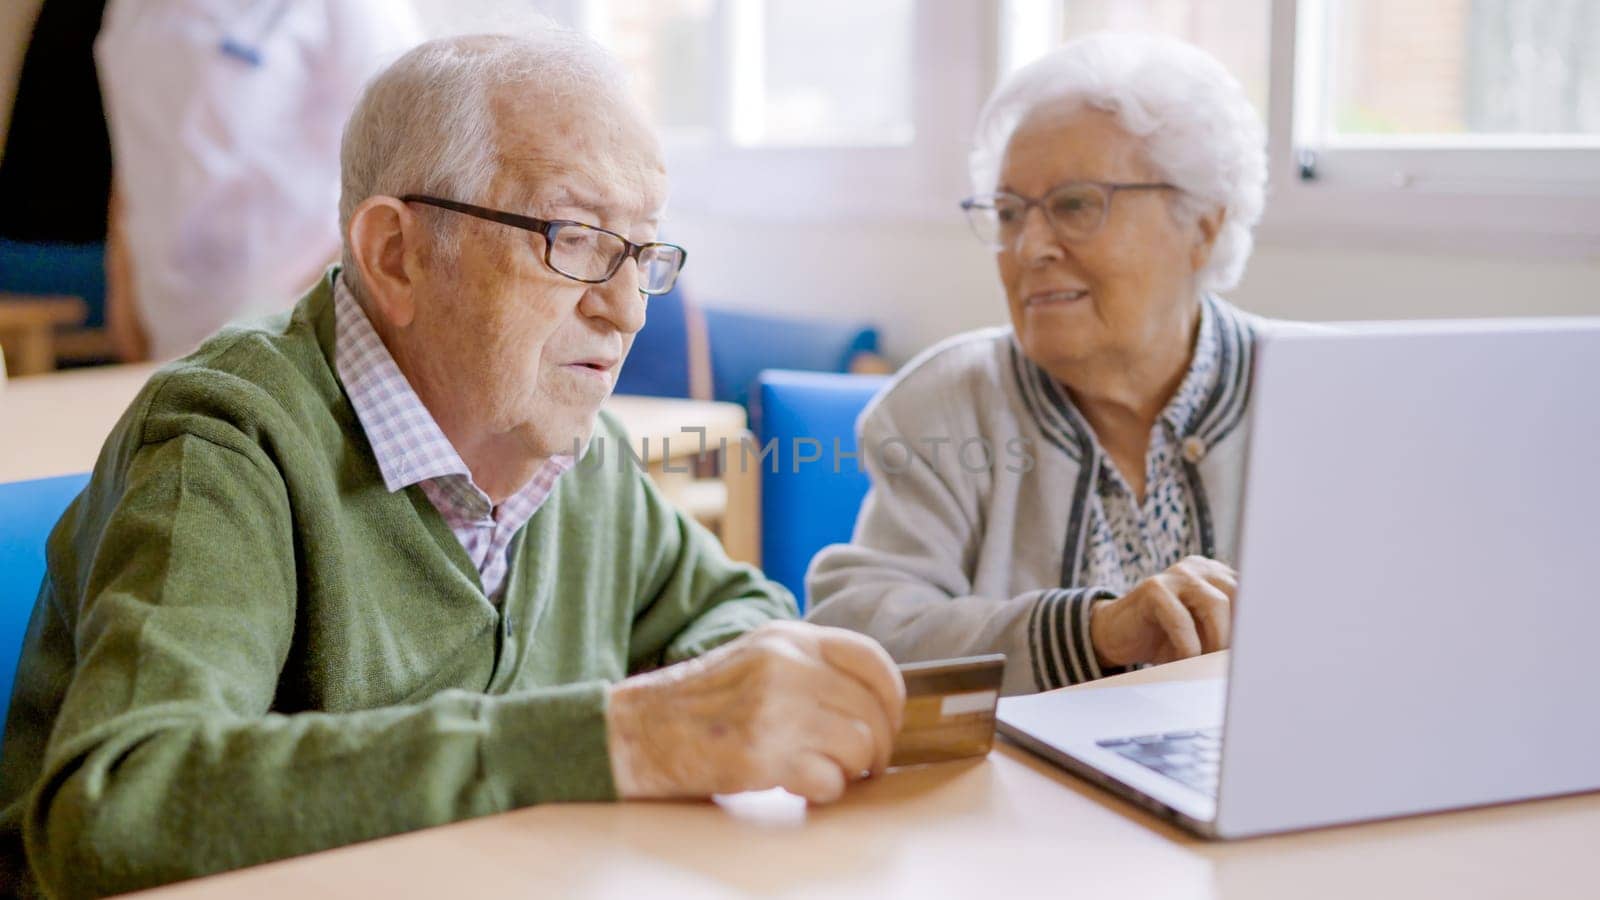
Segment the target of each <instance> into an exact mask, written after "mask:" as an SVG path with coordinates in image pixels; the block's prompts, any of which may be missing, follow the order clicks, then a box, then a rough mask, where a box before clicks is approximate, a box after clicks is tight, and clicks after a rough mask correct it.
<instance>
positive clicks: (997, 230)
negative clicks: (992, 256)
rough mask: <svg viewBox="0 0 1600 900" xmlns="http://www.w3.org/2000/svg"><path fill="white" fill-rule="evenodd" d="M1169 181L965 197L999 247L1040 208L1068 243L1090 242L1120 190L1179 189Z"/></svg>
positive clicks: (972, 215) (975, 224) (984, 236)
mask: <svg viewBox="0 0 1600 900" xmlns="http://www.w3.org/2000/svg"><path fill="white" fill-rule="evenodd" d="M1177 189H1178V188H1177V186H1176V185H1171V184H1167V183H1165V182H1159V183H1158V182H1106V181H1068V182H1066V183H1065V184H1059V185H1057V186H1055V187H1053V188H1051V189H1050V192H1049V193H1048V194H1045V195H1044V196H1043V197H1041V198H1039V199H1037V200H1035V199H1033V198H1031V197H1023V196H1020V195H1018V194H1013V193H1011V192H1009V191H1000V192H999V193H995V194H979V195H978V196H976V197H968V198H967V199H965V200H963V201H961V209H962V210H963V211H964V212H965V213H966V214H967V223H968V224H969V225H971V226H972V233H973V234H976V235H977V236H978V240H980V241H983V242H984V243H985V244H987V245H988V246H989V247H991V248H993V249H995V250H1001V249H1004V248H1006V247H1011V246H1014V245H1015V244H1016V241H1017V237H1018V235H1020V234H1022V227H1023V223H1024V221H1025V220H1026V219H1027V218H1028V210H1030V209H1032V208H1034V207H1035V206H1038V207H1040V208H1042V209H1043V210H1044V217H1045V221H1047V222H1049V223H1050V227H1051V228H1054V229H1055V232H1056V235H1057V236H1058V237H1060V238H1061V239H1062V240H1063V241H1069V242H1071V241H1086V240H1088V239H1089V238H1091V237H1094V236H1095V233H1096V232H1098V231H1099V230H1100V229H1101V228H1103V227H1104V226H1105V224H1106V216H1107V215H1109V214H1110V212H1111V198H1112V197H1115V196H1116V194H1117V192H1118V191H1175V190H1177Z"/></svg>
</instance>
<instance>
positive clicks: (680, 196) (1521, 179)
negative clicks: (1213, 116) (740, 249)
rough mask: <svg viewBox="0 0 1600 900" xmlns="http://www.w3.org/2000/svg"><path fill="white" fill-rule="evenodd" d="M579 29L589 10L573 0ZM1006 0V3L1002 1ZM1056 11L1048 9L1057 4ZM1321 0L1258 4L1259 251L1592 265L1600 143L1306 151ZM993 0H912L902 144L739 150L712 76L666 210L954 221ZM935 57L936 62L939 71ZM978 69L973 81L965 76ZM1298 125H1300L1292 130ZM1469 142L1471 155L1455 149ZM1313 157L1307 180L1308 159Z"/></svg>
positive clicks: (725, 35) (997, 60) (1385, 140)
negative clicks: (709, 103)
mask: <svg viewBox="0 0 1600 900" xmlns="http://www.w3.org/2000/svg"><path fill="white" fill-rule="evenodd" d="M571 2H572V4H573V7H572V8H573V10H574V13H575V15H574V17H573V18H574V19H576V20H577V21H576V22H574V24H580V23H581V22H582V20H583V19H584V16H585V13H584V11H583V10H584V7H585V5H586V4H588V3H599V4H604V3H605V2H607V0H571ZM1011 2H1015V0H1011ZM1052 2H1055V3H1059V0H1052ZM1328 2H1329V0H1269V5H1270V9H1269V13H1270V16H1271V24H1270V31H1269V34H1270V39H1269V40H1270V46H1269V48H1268V51H1269V52H1268V59H1269V63H1268V65H1269V74H1268V99H1267V104H1268V109H1267V110H1266V116H1265V119H1266V122H1265V124H1266V127H1267V134H1268V145H1267V162H1268V200H1267V204H1266V209H1265V212H1264V214H1263V218H1262V221H1261V223H1260V225H1259V226H1258V228H1257V237H1258V239H1259V240H1261V241H1263V242H1267V243H1273V244H1293V245H1297V246H1334V245H1336V246H1340V247H1346V248H1374V249H1401V250H1419V251H1449V252H1471V253H1489V254H1501V255H1517V256H1534V257H1560V258H1571V257H1590V256H1594V255H1596V254H1600V146H1596V145H1589V146H1584V144H1586V143H1587V140H1586V139H1585V140H1579V141H1564V140H1562V139H1559V138H1557V139H1548V138H1546V139H1543V143H1544V144H1545V146H1537V147H1530V146H1527V145H1526V142H1525V141H1521V140H1508V139H1507V138H1504V137H1500V136H1484V137H1479V138H1470V137H1469V138H1466V139H1465V140H1464V141H1463V140H1457V139H1451V140H1448V141H1442V140H1439V139H1435V138H1427V137H1421V138H1417V137H1389V136H1384V137H1373V138H1359V137H1350V136H1343V137H1341V138H1340V139H1339V140H1337V141H1335V142H1330V143H1328V144H1326V145H1321V146H1311V145H1310V144H1308V142H1307V135H1306V134H1305V131H1306V129H1304V128H1303V127H1300V128H1299V130H1297V121H1298V122H1304V121H1305V120H1306V116H1307V115H1308V114H1309V113H1311V112H1312V111H1313V110H1312V105H1313V104H1315V103H1316V102H1317V99H1316V98H1315V97H1314V96H1313V94H1312V91H1311V85H1312V81H1311V79H1309V78H1307V77H1305V73H1306V72H1308V71H1310V67H1311V66H1314V65H1316V64H1317V62H1318V58H1317V55H1316V54H1317V53H1318V52H1319V51H1318V47H1319V46H1320V43H1319V42H1320V40H1321V36H1320V35H1318V34H1317V33H1316V30H1315V24H1316V23H1317V22H1319V21H1325V19H1322V18H1321V17H1323V16H1325V15H1326V10H1327V6H1326V4H1327V3H1328ZM730 7H731V4H730V0H716V4H715V12H714V13H713V16H714V21H715V22H716V23H717V26H716V27H717V36H716V38H715V40H714V41H713V52H714V53H715V54H716V55H717V58H718V65H720V66H722V67H724V69H723V71H724V72H727V71H728V70H729V69H730V68H731V66H732V52H731V51H732V46H731V43H732V34H731V27H732V26H731V19H732V17H731V15H730V14H729V10H730ZM1003 7H1004V3H1003V2H1002V0H984V2H979V3H973V2H969V0H918V2H916V3H915V4H914V13H913V15H914V31H915V33H914V38H913V46H912V77H913V90H912V97H913V99H912V103H913V116H912V121H913V136H912V139H911V141H910V143H908V144H904V145H900V146H860V147H851V146H793V147H786V146H773V145H766V146H755V147H749V146H738V145H736V144H735V143H734V142H733V140H732V134H731V125H732V123H731V121H729V117H730V116H731V110H732V102H731V101H732V97H731V96H730V93H731V91H732V90H733V89H734V87H733V85H732V84H731V80H730V78H728V77H724V78H720V79H718V86H717V89H718V91H719V96H718V97H716V98H715V108H716V110H717V116H718V119H717V121H716V122H715V123H714V127H713V129H712V131H713V133H712V135H711V137H710V139H709V140H682V139H679V138H678V137H677V136H674V135H670V134H669V135H666V136H664V145H665V151H666V155H667V162H668V166H669V168H670V170H671V172H672V180H673V185H674V189H675V190H674V200H673V209H674V211H675V212H682V213H685V214H688V215H690V216H693V217H704V218H709V217H717V218H728V219H733V220H743V221H767V222H782V223H802V224H827V223H829V222H839V221H855V222H869V223H914V224H934V223H937V224H949V225H952V226H956V227H960V223H961V217H960V215H959V210H958V209H957V204H958V203H959V201H960V199H961V198H962V197H964V196H966V195H967V193H969V188H970V185H969V183H968V177H967V151H968V149H969V147H970V141H971V134H972V128H973V126H974V124H975V123H976V121H977V118H978V113H979V111H980V110H981V109H982V106H983V103H984V101H985V99H986V98H987V97H988V95H989V93H990V92H991V91H992V90H993V88H994V87H995V85H996V84H997V83H998V81H999V79H1000V77H1001V75H1002V73H1001V68H1002V65H1003V64H1004V62H1005V56H1006V53H1007V52H1008V51H1007V50H1006V48H1004V47H1002V42H1003V40H1004V38H1005V34H1004V15H1005V11H1004V8H1003ZM936 61H937V62H936ZM974 73H976V76H974ZM1297 114H1298V115H1299V118H1298V119H1297ZM1463 143H1466V146H1463V145H1462V144H1463ZM1306 150H1311V151H1313V153H1314V172H1315V177H1314V178H1312V179H1309V180H1308V179H1305V178H1302V174H1301V167H1302V162H1303V161H1304V160H1305V153H1304V151H1306Z"/></svg>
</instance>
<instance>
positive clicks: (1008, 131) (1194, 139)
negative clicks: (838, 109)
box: [969, 33, 1267, 291]
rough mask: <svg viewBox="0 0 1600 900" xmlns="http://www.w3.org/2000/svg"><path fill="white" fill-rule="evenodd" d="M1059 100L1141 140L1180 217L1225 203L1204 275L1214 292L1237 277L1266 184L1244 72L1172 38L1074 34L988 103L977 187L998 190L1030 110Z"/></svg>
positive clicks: (974, 166) (1261, 136)
mask: <svg viewBox="0 0 1600 900" xmlns="http://www.w3.org/2000/svg"><path fill="white" fill-rule="evenodd" d="M1062 102H1065V103H1074V102H1075V103H1081V104H1083V105H1084V106H1087V107H1090V108H1092V109H1098V110H1103V111H1105V112H1108V113H1111V114H1113V115H1115V116H1116V118H1117V123H1118V124H1119V125H1120V126H1121V127H1122V129H1123V130H1124V131H1127V132H1128V133H1129V134H1131V135H1134V136H1135V137H1137V138H1139V139H1140V140H1142V141H1143V143H1144V150H1145V157H1146V160H1147V161H1148V162H1149V163H1150V165H1151V166H1152V167H1153V168H1154V169H1155V171H1156V173H1157V175H1158V177H1160V178H1161V179H1162V180H1164V181H1167V182H1170V183H1172V184H1173V185H1176V186H1177V187H1178V189H1179V192H1178V193H1177V194H1176V198H1177V199H1176V204H1177V206H1176V209H1177V211H1178V212H1179V214H1180V215H1185V216H1188V217H1190V219H1191V220H1193V218H1195V217H1198V216H1200V215H1203V214H1204V213H1207V212H1210V211H1213V210H1216V209H1218V208H1222V209H1225V210H1226V211H1227V214H1226V218H1225V219H1224V221H1223V225H1222V230H1221V232H1220V233H1219V234H1218V235H1217V240H1216V244H1215V245H1214V246H1213V247H1212V251H1211V257H1210V259H1209V260H1208V261H1207V263H1206V266H1205V268H1204V269H1203V270H1202V271H1201V272H1200V273H1199V282H1200V287H1201V288H1202V289H1203V290H1214V291H1224V290H1227V289H1229V288H1231V287H1233V286H1235V285H1237V284H1238V283H1239V279H1240V277H1241V276H1242V275H1243V274H1244V267H1245V263H1246V262H1247V261H1248V260H1249V258H1250V249H1251V246H1252V244H1253V240H1252V238H1251V230H1252V229H1253V228H1254V227H1255V224H1256V222H1257V221H1259V220H1260V218H1261V208H1262V204H1263V202H1264V198H1265V193H1266V183H1267V160H1266V132H1265V129H1264V128H1263V127H1262V125H1261V118H1260V116H1258V115H1257V114H1256V110H1255V107H1254V106H1252V105H1251V104H1250V101H1249V100H1248V99H1247V98H1246V97H1245V94H1244V89H1243V88H1242V87H1240V85H1239V81H1238V79H1236V78H1234V77H1233V76H1232V75H1230V74H1229V73H1228V70H1227V69H1225V68H1223V66H1222V64H1221V63H1220V62H1218V61H1217V60H1216V59H1215V58H1213V57H1212V56H1211V55H1210V54H1208V53H1206V52H1205V51H1203V50H1200V49H1199V48H1197V47H1194V46H1192V45H1190V44H1185V43H1183V42H1182V41H1178V40H1174V39H1172V38H1166V37H1155V36H1150V35H1140V34H1112V33H1103V34H1095V35H1090V36H1088V37H1083V38H1078V39H1076V40H1073V41H1070V42H1068V43H1066V44H1064V45H1062V46H1061V47H1059V48H1058V49H1056V50H1055V51H1053V52H1051V53H1050V54H1049V55H1047V56H1045V57H1044V58H1043V59H1040V60H1038V61H1036V62H1033V63H1031V64H1029V65H1028V66H1025V67H1024V68H1022V69H1020V70H1018V71H1017V72H1016V73H1015V74H1013V75H1012V76H1011V77H1010V78H1008V79H1006V81H1005V83H1003V84H1001V85H1000V87H999V88H997V89H996V90H995V92H994V94H993V95H992V96H990V98H989V102H988V103H986V104H984V107H983V112H982V114H980V115H979V117H978V128H977V132H976V134H975V135H974V136H973V150H972V156H971V159H970V163H969V167H970V170H971V173H972V186H973V189H974V190H975V191H976V192H977V193H980V194H983V193H989V192H991V191H993V190H995V187H996V185H997V184H998V183H999V178H1000V167H1001V163H1002V161H1003V160H1004V158H1005V152H1006V145H1007V144H1008V143H1009V142H1010V140H1011V135H1012V133H1013V132H1015V131H1016V129H1017V126H1018V125H1019V124H1020V123H1021V122H1022V121H1023V120H1024V119H1025V118H1027V116H1028V114H1029V113H1031V112H1032V111H1033V110H1034V109H1036V108H1038V107H1040V106H1043V105H1045V104H1054V103H1062Z"/></svg>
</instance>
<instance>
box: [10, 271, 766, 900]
mask: <svg viewBox="0 0 1600 900" xmlns="http://www.w3.org/2000/svg"><path fill="white" fill-rule="evenodd" d="M330 285H331V280H330V279H324V280H323V282H322V283H321V284H319V285H318V286H317V287H316V288H315V289H314V290H313V291H312V292H311V293H310V294H309V295H307V296H306V297H305V298H303V299H302V300H301V301H300V303H299V305H298V306H297V307H296V308H295V310H294V312H293V314H292V315H290V316H283V317H279V318H277V319H274V320H271V321H269V322H267V323H266V324H264V325H262V326H257V327H246V328H241V329H230V330H227V331H224V332H223V333H222V334H220V335H218V336H217V337H215V338H213V339H211V340H210V341H208V342H207V343H206V344H205V345H204V346H202V347H201V348H200V349H199V350H198V351H196V352H195V353H194V354H193V355H192V356H190V357H188V358H186V359H184V360H181V361H179V362H176V363H174V364H172V365H170V366H167V367H166V368H164V369H162V370H161V371H160V372H159V373H157V374H156V375H155V377H153V378H152V379H151V380H150V383H149V384H148V385H146V386H145V388H144V389H143V390H142V391H141V392H140V394H139V396H138V398H137V399H136V400H135V401H134V402H133V405H132V406H131V407H130V408H129V409H128V411H127V413H125V414H124V415H123V417H122V419H121V421H120V422H118V424H117V426H116V429H115V430H114V431H113V432H112V434H111V437H110V438H109V439H108V440H107V441H106V445H105V448H104V450H103V451H102V452H101V454H100V458H99V461H98V462H97V463H96V465H95V470H94V476H93V479H92V480H91V482H90V484H89V486H88V487H87V488H86V489H85V490H84V492H83V494H82V495H81V496H79V497H78V499H77V500H76V501H74V502H73V504H72V505H71V507H69V508H68V510H67V512H66V514H65V516H64V517H63V518H62V520H61V522H60V523H59V524H58V525H57V526H56V528H55V531H54V532H53V533H52V534H51V536H50V541H49V545H48V552H47V556H48V565H49V569H48V575H47V577H46V579H45V583H44V586H43V588H42V590H41V592H40V595H39V600H38V603H37V605H36V607H35V609H34V612H33V618H32V621H31V623H30V624H29V627H28V634H27V637H26V639H25V643H24V645H23V652H22V662H21V665H20V667H19V669H18V672H17V687H16V691H15V694H14V697H13V700H12V706H11V713H10V717H9V719H8V721H7V723H6V733H5V743H4V752H3V755H0V803H4V804H5V809H4V812H3V813H0V864H3V865H4V866H5V867H6V869H5V874H7V875H9V876H10V878H11V879H19V878H20V879H23V881H22V884H21V887H22V888H23V889H36V888H37V887H38V886H39V885H42V886H44V887H45V888H47V889H48V890H49V891H50V892H51V893H54V894H60V895H68V896H77V895H89V894H102V893H109V892H117V891H125V890H130V889H134V888H139V887H144V886H149V885H156V884H161V883H165V882H170V881H175V880H179V879H183V878H188V877H192V876H196V875H202V874H205V873H209V872H216V871H220V870H224V869H231V868H236V867H239V866H247V865H251V864H254V863H260V862H265V861H267V860H271V859H276V858H280V857H285V856H292V855H296V854H302V853H309V852H312V851H316V850H322V849H325V848H329V847H336V846H339V845H342V844H348V843H351V842H354V841H361V840H366V839H369V838H375V837H379V836H382V835H387V834H394V833H397V832H403V831H407V830H410V829H416V828H424V827H427V826H430V825H438V824H442V823H445V822H450V821H454V820H458V819H464V818H469V817H472V816H481V815H485V814H488V813H494V812H499V811H502V810H508V809H513V808H516V807H521V806H527V805H529V804H534V803H545V802H552V801H579V800H609V799H613V798H614V797H615V794H616V790H615V786H614V785H613V783H612V778H611V764H610V760H609V758H608V756H607V751H606V727H605V705H606V686H607V684H608V683H610V682H614V681H617V680H619V679H621V678H624V677H626V676H627V675H628V674H629V673H631V672H636V671H639V670H642V669H649V668H652V667H656V666H661V665H665V664H668V663H672V662H675V661H678V660H682V659H685V658H688V657H692V656H695V655H697V654H699V653H702V652H704V651H706V650H707V649H709V648H711V647H712V646H715V645H716V644H719V643H721V642H724V641H727V640H729V639H731V638H733V637H735V636H737V635H739V634H741V633H743V632H745V631H748V630H749V629H751V628H753V627H755V626H756V625H758V624H760V623H762V622H764V621H767V620H770V619H776V618H789V617H792V616H793V615H794V614H795V607H794V600H793V598H792V597H791V596H790V595H789V594H788V593H787V592H786V591H785V590H784V589H783V588H781V587H779V586H777V585H776V584H774V583H772V582H770V581H767V580H766V579H764V578H763V577H762V576H761V575H760V573H758V572H757V571H756V570H755V569H753V568H750V567H748V566H744V565H739V564H735V563H733V562H730V561H729V560H728V559H727V557H726V556H724V554H723V552H722V549H721V547H720V545H719V544H718V543H717V541H716V539H715V538H714V537H712V536H711V535H710V534H709V533H708V532H706V531H705V530H704V529H702V528H700V527H699V526H698V525H696V524H695V523H694V522H692V521H691V520H689V519H688V518H686V517H685V516H683V515H682V514H681V513H680V512H678V511H677V510H676V509H674V508H673V507H672V506H670V505H669V504H668V503H667V502H666V501H665V500H663V499H662V497H661V496H660V494H658V493H657V491H656V489H655V487H654V486H653V485H652V483H651V482H650V480H649V478H648V477H647V476H646V475H645V474H644V473H643V472H641V471H640V470H639V469H638V468H637V466H636V464H635V463H634V461H633V460H632V459H631V457H629V456H628V454H626V453H622V452H620V449H621V445H622V444H623V442H625V440H626V437H625V435H624V434H623V433H622V431H621V429H620V428H619V427H618V426H617V424H616V422H614V421H613V420H611V419H610V418H609V417H607V416H606V415H604V414H602V416H601V419H600V424H599V427H598V428H597V430H596V440H595V441H593V442H591V446H590V451H589V453H588V455H587V456H586V457H585V458H584V459H583V460H582V461H580V462H579V463H578V465H577V466H575V467H574V468H573V469H572V470H570V471H569V472H567V473H566V474H565V475H564V476H562V478H561V480H560V481H559V482H558V483H557V486H556V489H555V491H554V493H553V494H552V495H551V496H550V499H549V500H548V501H547V502H546V503H545V505H544V507H543V508H541V509H540V510H539V512H538V513H537V514H536V515H535V516H534V517H533V518H532V520H530V521H529V523H528V524H527V525H526V526H525V527H524V528H523V530H522V531H521V533H520V534H519V535H518V536H517V537H516V538H515V539H514V540H513V542H512V545H511V548H512V549H511V568H510V572H509V574H508V577H507V582H506V591H505V595H504V599H503V603H502V605H501V606H500V607H496V606H495V605H494V604H491V603H490V602H489V601H488V600H487V599H485V597H484V593H483V588H482V585H481V583H480V582H479V580H478V576H477V572H476V570H475V569H474V567H473V565H472V563H471V561H470V560H469V559H468V557H467V555H466V552H465V551H464V550H463V549H462V547H461V545H460V543H459V542H458V541H457V539H456V537H455V536H454V535H453V534H452V533H451V531H450V529H449V527H448V526H447V525H446V524H445V522H444V520H443V519H442V518H441V517H440V515H439V514H438V512H437V511H436V510H435V509H434V508H433V506H432V505H431V504H430V503H429V502H428V500H427V498H426V497H425V496H424V495H423V494H422V493H421V491H420V490H419V489H418V488H416V487H411V488H408V489H406V490H403V491H400V492H398V493H393V494H391V493H389V492H388V491H387V490H386V489H385V487H384V483H383V478H382V476H381V474H380V473H379V471H378V466H377V463H376V461H375V460H374V458H373V456H372V451H371V449H370V447H369V446H368V444H367V441H366V438H365V437H364V434H363V431H362V428H361V425H360V422H359V421H358V420H357V418H356V416H355V413H354V411H353V410H352V408H351V406H350V403H349V401H348V399H347V398H346V397H345V394H344V391H343V389H342V388H341V386H340V384H339V381H338V379H337V377H336V375H335V373H334V370H333V367H332V365H331V360H332V357H333V303H332V292H331V290H330ZM62 414H63V415H71V414H72V413H71V410H63V411H62ZM602 437H603V438H604V441H603V445H604V447H603V449H604V452H603V453H602V452H601V450H602V446H601V445H602V441H601V440H600V438H602ZM24 838H25V839H26V858H27V865H30V866H31V869H32V877H33V878H35V879H37V884H29V883H27V880H28V874H27V873H26V872H25V871H23V870H22V867H23V865H24V863H23V862H22V842H23V839H24ZM11 886H12V887H17V886H18V885H17V884H15V883H14V884H12V885H11ZM5 887H7V885H3V884H0V890H4V888H5Z"/></svg>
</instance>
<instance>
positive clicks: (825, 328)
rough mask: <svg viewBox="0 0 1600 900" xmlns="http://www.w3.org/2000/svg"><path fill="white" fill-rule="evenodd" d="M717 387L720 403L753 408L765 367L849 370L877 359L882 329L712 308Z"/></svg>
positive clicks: (708, 316)
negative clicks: (862, 361) (861, 361)
mask: <svg viewBox="0 0 1600 900" xmlns="http://www.w3.org/2000/svg"><path fill="white" fill-rule="evenodd" d="M704 312H705V320H706V335H707V338H708V340H709V341H710V344H711V387H712V394H713V396H714V397H715V398H716V399H717V400H723V401H727V402H729V403H738V404H741V405H744V406H746V407H747V408H749V407H750V406H751V405H752V404H751V403H750V401H751V400H753V399H754V398H753V396H752V394H751V391H752V389H753V387H754V386H755V382H756V377H757V376H758V375H759V374H760V373H761V371H762V370H763V369H794V370H801V371H807V372H849V371H852V368H851V366H852V364H853V363H855V361H856V360H857V359H858V358H859V357H862V356H877V354H878V330H877V329H876V328H873V327H872V326H871V325H869V324H866V323H864V322H847V321H837V320H828V319H799V318H793V317H790V316H781V315H772V314H767V313H756V312H746V311H739V312H735V311H733V310H727V309H715V308H712V307H706V309H705V311H704Z"/></svg>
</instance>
